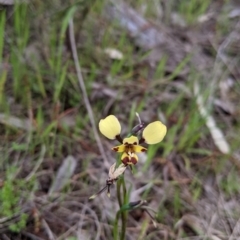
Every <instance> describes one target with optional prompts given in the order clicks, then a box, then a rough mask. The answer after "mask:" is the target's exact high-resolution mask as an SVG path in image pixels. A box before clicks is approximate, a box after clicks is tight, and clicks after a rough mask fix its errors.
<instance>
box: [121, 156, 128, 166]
mask: <svg viewBox="0 0 240 240" xmlns="http://www.w3.org/2000/svg"><path fill="white" fill-rule="evenodd" d="M122 163H123V164H124V165H128V164H129V158H128V157H125V158H123V159H122Z"/></svg>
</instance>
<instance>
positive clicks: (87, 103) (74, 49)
mask: <svg viewBox="0 0 240 240" xmlns="http://www.w3.org/2000/svg"><path fill="white" fill-rule="evenodd" d="M69 38H70V44H71V49H72V55H73V60H74V63H75V69H76V72H77V78H78V83H79V86H80V88H81V91H82V94H83V100H84V103H85V106H86V109H87V112H88V115H89V118H90V122H91V125H92V128H93V134H94V137H95V139H96V141H97V145H98V148H99V151H100V153H101V155H102V157H103V161H104V165H105V167H107V168H109V167H110V164H109V163H108V160H107V157H106V155H105V152H104V149H103V145H102V143H101V140H100V137H99V134H98V132H97V128H96V123H95V120H94V114H93V110H92V107H91V104H90V101H89V99H88V95H87V91H86V87H85V84H84V80H83V76H82V72H81V67H80V63H79V60H78V55H77V47H76V42H75V37H74V24H73V19H70V21H69Z"/></svg>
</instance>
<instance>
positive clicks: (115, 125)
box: [99, 115, 121, 139]
mask: <svg viewBox="0 0 240 240" xmlns="http://www.w3.org/2000/svg"><path fill="white" fill-rule="evenodd" d="M99 130H100V132H101V133H102V135H104V136H105V137H107V138H109V139H115V138H116V136H117V135H119V134H120V132H121V125H120V123H119V121H118V119H117V118H116V117H115V116H114V115H109V116H107V117H106V118H105V119H101V120H100V122H99Z"/></svg>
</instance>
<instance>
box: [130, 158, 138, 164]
mask: <svg viewBox="0 0 240 240" xmlns="http://www.w3.org/2000/svg"><path fill="white" fill-rule="evenodd" d="M137 162H138V160H137V159H136V158H134V157H131V163H133V164H134V165H135V164H136V163H137Z"/></svg>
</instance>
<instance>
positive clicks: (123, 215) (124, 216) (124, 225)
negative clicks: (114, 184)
mask: <svg viewBox="0 0 240 240" xmlns="http://www.w3.org/2000/svg"><path fill="white" fill-rule="evenodd" d="M122 191H123V203H124V204H126V203H127V200H128V197H127V190H126V184H125V180H124V177H123V178H122ZM121 219H122V231H121V237H120V239H121V240H125V234H126V228H127V211H121Z"/></svg>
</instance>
